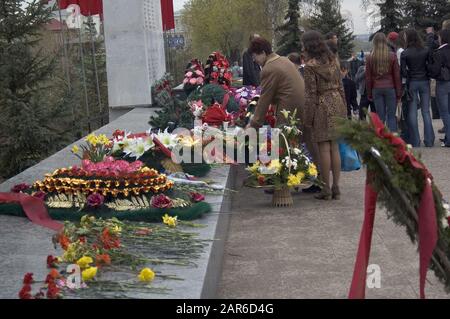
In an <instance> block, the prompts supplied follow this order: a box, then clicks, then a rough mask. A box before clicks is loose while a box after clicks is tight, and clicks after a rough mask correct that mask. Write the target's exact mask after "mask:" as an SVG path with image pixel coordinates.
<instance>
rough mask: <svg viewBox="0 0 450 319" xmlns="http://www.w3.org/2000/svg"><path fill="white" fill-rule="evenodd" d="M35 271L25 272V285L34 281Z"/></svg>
mask: <svg viewBox="0 0 450 319" xmlns="http://www.w3.org/2000/svg"><path fill="white" fill-rule="evenodd" d="M33 281H34V280H33V273H31V272H29V273H27V274H25V276H24V277H23V284H24V285H30V284H32V283H33Z"/></svg>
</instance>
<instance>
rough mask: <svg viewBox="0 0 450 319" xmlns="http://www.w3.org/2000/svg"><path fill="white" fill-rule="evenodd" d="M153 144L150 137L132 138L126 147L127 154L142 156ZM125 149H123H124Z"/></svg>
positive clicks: (137, 157)
mask: <svg viewBox="0 0 450 319" xmlns="http://www.w3.org/2000/svg"><path fill="white" fill-rule="evenodd" d="M154 146H155V144H154V143H153V140H152V139H151V138H146V139H145V140H144V139H142V138H137V139H134V140H132V142H131V143H130V144H129V146H128V147H127V149H126V152H125V153H127V155H129V156H131V157H135V158H136V159H139V158H140V157H142V156H143V155H144V154H145V153H146V152H147V151H148V150H150V149H152V148H153V147H154ZM124 151H125V149H124Z"/></svg>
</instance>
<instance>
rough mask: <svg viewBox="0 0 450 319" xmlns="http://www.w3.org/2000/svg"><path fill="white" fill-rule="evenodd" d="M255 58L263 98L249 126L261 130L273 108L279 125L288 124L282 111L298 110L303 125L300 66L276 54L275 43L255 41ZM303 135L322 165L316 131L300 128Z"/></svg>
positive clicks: (302, 86)
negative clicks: (259, 67)
mask: <svg viewBox="0 0 450 319" xmlns="http://www.w3.org/2000/svg"><path fill="white" fill-rule="evenodd" d="M249 52H250V53H251V54H252V56H253V59H254V60H255V61H256V62H257V63H258V64H259V65H261V67H262V72H261V89H262V93H261V97H260V99H259V102H258V106H257V107H256V110H255V114H254V116H253V118H252V120H251V121H250V124H249V126H251V127H253V128H260V127H261V126H262V125H263V124H264V122H265V117H266V114H267V111H268V109H269V106H270V105H274V106H275V107H276V112H275V114H276V118H277V126H279V125H283V124H285V123H286V119H285V118H284V116H283V115H282V114H281V111H283V110H287V111H290V112H291V114H292V113H293V112H294V110H295V109H297V114H298V115H299V116H300V122H301V123H303V120H304V114H305V112H304V109H305V82H304V81H303V77H302V76H301V75H300V72H298V69H297V68H296V66H295V65H294V64H293V63H292V62H291V61H290V60H289V59H288V58H286V57H281V56H279V55H278V54H275V53H274V52H273V51H272V46H271V44H270V43H269V42H268V41H267V40H265V39H263V38H256V39H254V40H253V41H252V42H251V44H250V48H249ZM300 129H301V130H302V132H303V135H302V138H303V142H304V143H305V144H306V147H307V149H308V151H309V153H310V154H311V157H312V160H313V162H314V163H316V166H317V167H319V166H318V164H319V149H318V145H317V144H316V143H313V142H312V132H311V130H310V129H308V128H306V127H305V126H304V125H302V127H301V128H300ZM319 191H320V188H317V187H313V188H311V189H308V191H307V192H312V193H314V192H319Z"/></svg>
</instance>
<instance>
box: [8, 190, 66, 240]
mask: <svg viewBox="0 0 450 319" xmlns="http://www.w3.org/2000/svg"><path fill="white" fill-rule="evenodd" d="M0 203H1V204H6V203H15V204H20V205H21V206H22V209H23V211H24V212H25V215H27V217H28V219H30V220H31V221H32V222H33V223H34V224H37V225H40V226H43V227H46V228H49V229H52V230H56V231H59V230H61V229H62V228H63V227H64V225H63V224H61V223H59V222H57V221H54V220H52V219H51V218H50V215H49V214H48V211H47V208H46V207H45V204H44V201H43V200H42V199H40V198H37V197H33V196H30V195H28V194H25V193H0Z"/></svg>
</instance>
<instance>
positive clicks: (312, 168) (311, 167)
mask: <svg viewBox="0 0 450 319" xmlns="http://www.w3.org/2000/svg"><path fill="white" fill-rule="evenodd" d="M308 174H309V175H310V176H313V177H317V175H318V172H317V167H316V165H314V164H310V165H309V168H308Z"/></svg>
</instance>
